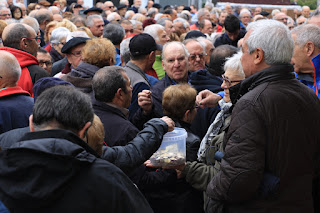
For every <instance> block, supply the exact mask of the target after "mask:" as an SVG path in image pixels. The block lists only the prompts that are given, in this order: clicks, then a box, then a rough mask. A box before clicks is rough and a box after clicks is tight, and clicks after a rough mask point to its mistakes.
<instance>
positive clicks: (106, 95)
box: [92, 66, 128, 103]
mask: <svg viewBox="0 0 320 213" xmlns="http://www.w3.org/2000/svg"><path fill="white" fill-rule="evenodd" d="M122 73H125V71H124V69H123V68H122V67H120V66H108V67H103V68H101V69H99V70H98V72H96V74H95V75H94V76H93V79H92V89H93V91H94V96H95V98H96V99H97V100H98V101H101V102H106V103H110V102H112V100H113V98H114V96H115V94H116V93H117V91H118V89H119V88H121V89H122V90H123V91H124V92H125V93H127V92H128V91H127V90H126V83H127V81H126V79H125V78H124V77H123V76H122Z"/></svg>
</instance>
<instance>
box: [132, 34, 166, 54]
mask: <svg viewBox="0 0 320 213" xmlns="http://www.w3.org/2000/svg"><path fill="white" fill-rule="evenodd" d="M129 49H130V53H131V55H132V56H140V55H148V54H149V53H151V52H152V51H155V50H162V46H161V45H159V44H157V43H156V41H155V40H154V39H153V37H152V36H150V35H149V34H147V33H140V34H138V35H135V36H133V38H132V39H131V40H130V43H129Z"/></svg>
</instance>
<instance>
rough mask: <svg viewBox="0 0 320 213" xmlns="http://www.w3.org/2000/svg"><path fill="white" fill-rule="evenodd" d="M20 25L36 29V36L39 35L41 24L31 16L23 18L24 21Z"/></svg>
mask: <svg viewBox="0 0 320 213" xmlns="http://www.w3.org/2000/svg"><path fill="white" fill-rule="evenodd" d="M20 23H23V24H27V25H29V26H30V27H32V28H33V29H34V31H35V32H36V34H38V32H39V29H40V26H39V23H38V21H37V19H35V18H32V17H30V16H27V17H25V18H23V19H22V20H21V21H20Z"/></svg>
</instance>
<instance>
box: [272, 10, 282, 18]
mask: <svg viewBox="0 0 320 213" xmlns="http://www.w3.org/2000/svg"><path fill="white" fill-rule="evenodd" d="M277 13H280V10H278V9H274V10H272V12H271V16H272V17H273V16H275V15H276V14H277Z"/></svg>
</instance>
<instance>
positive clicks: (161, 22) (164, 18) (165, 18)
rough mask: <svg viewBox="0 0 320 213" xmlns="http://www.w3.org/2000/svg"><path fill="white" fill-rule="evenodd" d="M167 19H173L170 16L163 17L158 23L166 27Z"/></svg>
mask: <svg viewBox="0 0 320 213" xmlns="http://www.w3.org/2000/svg"><path fill="white" fill-rule="evenodd" d="M166 20H168V21H171V19H169V18H168V17H162V18H161V19H159V20H158V21H157V24H160V25H161V26H164V27H166Z"/></svg>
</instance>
